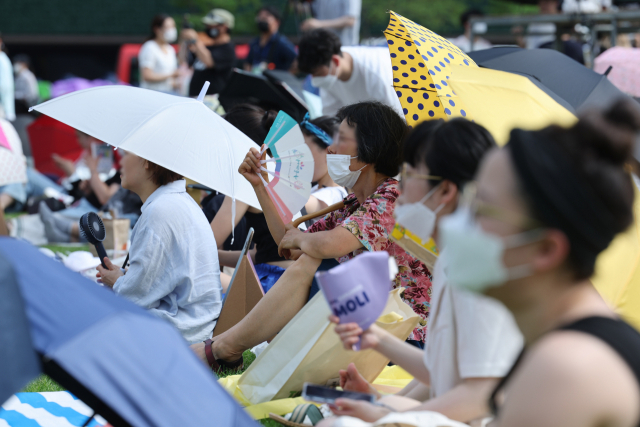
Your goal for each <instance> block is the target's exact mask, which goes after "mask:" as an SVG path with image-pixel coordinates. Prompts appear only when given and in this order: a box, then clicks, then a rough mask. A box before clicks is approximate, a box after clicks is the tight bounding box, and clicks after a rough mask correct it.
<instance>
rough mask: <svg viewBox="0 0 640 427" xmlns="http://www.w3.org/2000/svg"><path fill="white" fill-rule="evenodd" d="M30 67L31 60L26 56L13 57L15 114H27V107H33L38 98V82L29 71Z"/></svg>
mask: <svg viewBox="0 0 640 427" xmlns="http://www.w3.org/2000/svg"><path fill="white" fill-rule="evenodd" d="M30 65H31V59H30V58H29V57H28V56H27V55H16V56H14V57H13V75H14V80H13V81H14V87H15V95H14V99H15V105H16V109H15V112H16V114H23V113H27V112H28V110H29V107H31V106H33V105H35V104H36V103H37V102H38V98H39V97H40V95H39V93H38V80H37V79H36V76H35V75H34V74H33V73H32V72H31V70H30V69H29V66H30Z"/></svg>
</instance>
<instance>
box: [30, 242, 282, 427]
mask: <svg viewBox="0 0 640 427" xmlns="http://www.w3.org/2000/svg"><path fill="white" fill-rule="evenodd" d="M42 247H44V248H48V249H51V250H52V251H53V252H59V253H61V254H64V255H69V254H70V253H71V252H75V251H88V250H89V245H88V244H87V245H82V246H64V245H63V246H59V245H42ZM242 356H243V358H244V369H243V372H244V370H246V369H247V368H248V367H249V365H251V363H252V362H253V361H254V360H255V358H256V356H255V355H254V354H253V353H252V352H250V351H249V350H247V351H245V352H244V354H243V355H242ZM234 374H237V373H236V372H231V371H224V370H223V371H222V372H220V373H219V374H218V377H219V378H224V377H227V376H229V375H234ZM64 390H65V389H64V388H63V387H62V386H60V384H58V383H56V382H55V381H53V380H52V379H51V378H49V377H48V376H46V375H41V376H39V377H38V378H36V379H35V380H33V381H32V382H31V383H29V384H28V385H27V386H26V387H25V388H24V390H22V391H23V392H32V393H35V392H47V391H64ZM260 423H261V424H262V425H263V426H267V427H282V424H280V423H279V422H277V421H273V420H269V419H264V420H260Z"/></svg>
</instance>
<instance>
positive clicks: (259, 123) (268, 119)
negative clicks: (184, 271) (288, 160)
mask: <svg viewBox="0 0 640 427" xmlns="http://www.w3.org/2000/svg"><path fill="white" fill-rule="evenodd" d="M224 117H225V120H227V121H228V122H229V123H231V124H232V125H234V126H235V127H237V128H238V129H239V130H241V131H242V132H243V133H244V134H245V135H247V136H248V137H249V138H251V139H252V140H253V141H254V142H256V143H257V144H258V145H260V146H261V145H262V144H263V143H264V140H265V139H266V137H267V134H268V133H269V129H271V125H272V124H273V121H274V120H275V118H276V112H275V111H265V110H263V109H262V108H260V107H258V106H255V105H250V104H240V105H237V106H235V107H233V108H231V109H230V110H229V112H228V113H227V114H226V115H225V116H224ZM300 128H301V130H302V133H303V135H305V143H306V144H307V145H308V146H309V148H310V149H311V152H312V154H313V156H314V162H315V163H314V181H315V182H318V185H317V186H316V187H314V189H312V191H314V193H313V194H312V196H311V197H310V198H309V201H308V202H307V204H306V206H305V211H306V213H314V212H316V211H318V210H321V209H324V208H325V207H327V206H328V204H327V202H329V204H333V203H337V202H338V201H340V200H342V198H343V197H344V196H346V192H345V191H344V189H343V188H342V187H339V186H336V184H335V183H334V182H333V181H332V180H331V178H330V177H329V176H328V174H327V159H326V158H327V156H326V151H327V145H326V144H327V142H326V141H329V140H331V139H333V135H334V134H335V133H336V131H337V119H335V118H328V117H320V118H318V119H315V120H312V121H311V122H309V121H306V122H304V121H303V123H302V124H301V126H300ZM309 129H313V130H314V131H315V132H316V133H315V134H314V133H312V131H310V130H309ZM317 135H320V137H322V139H323V141H324V142H320V137H319V136H317ZM329 135H331V136H329ZM321 145H323V146H324V147H323V148H321V147H320V146H321ZM316 178H317V179H316ZM320 185H322V188H320ZM343 195H344V196H343ZM316 196H317V197H316ZM231 202H232V200H231V198H230V197H228V196H225V195H222V194H220V195H217V196H212V197H209V198H207V199H205V200H204V201H203V210H204V211H205V214H206V215H207V217H208V218H209V217H211V218H212V220H211V229H212V230H213V234H214V235H215V236H216V243H217V245H218V257H219V259H220V265H223V266H227V267H235V266H236V264H237V262H238V258H239V256H240V250H224V248H223V245H224V244H225V242H226V241H227V240H228V238H229V235H230V234H231V230H230V229H229V222H230V221H231ZM243 218H244V220H245V228H246V229H247V230H248V229H249V228H253V230H254V235H253V241H254V242H255V243H256V248H255V250H254V251H252V259H253V260H254V267H255V269H256V273H257V274H258V278H259V279H260V283H261V284H262V287H263V289H264V291H265V292H268V291H269V289H271V287H272V286H273V285H274V283H276V282H277V281H278V279H279V278H280V277H281V276H282V274H283V273H284V270H285V269H286V268H287V267H289V266H290V265H291V264H292V263H293V261H290V260H287V259H286V258H284V257H282V256H281V255H279V254H278V245H277V244H276V242H275V241H274V240H273V237H272V236H271V233H270V232H269V228H268V226H267V221H266V219H265V217H264V214H263V213H262V211H260V210H258V209H256V208H253V207H251V206H249V205H248V204H246V203H243V202H241V201H239V200H236V220H235V224H236V227H237V226H238V224H239V223H240V221H242V219H243ZM239 243H240V244H241V245H242V244H244V242H239ZM221 281H222V288H223V290H224V291H225V292H226V289H227V287H228V286H229V282H230V281H231V277H230V276H229V275H227V274H224V273H222V274H221Z"/></svg>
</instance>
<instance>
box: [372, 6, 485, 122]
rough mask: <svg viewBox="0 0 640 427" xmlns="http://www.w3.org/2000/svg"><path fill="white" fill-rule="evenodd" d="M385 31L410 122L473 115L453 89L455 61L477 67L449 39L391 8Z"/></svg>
mask: <svg viewBox="0 0 640 427" xmlns="http://www.w3.org/2000/svg"><path fill="white" fill-rule="evenodd" d="M390 15H391V16H390V20H389V26H388V27H387V29H386V30H385V31H384V35H385V37H386V38H387V44H388V45H389V53H390V55H391V64H392V66H393V86H394V87H395V89H396V94H397V95H398V98H399V99H400V104H402V107H403V109H404V115H405V118H406V120H407V124H408V125H410V126H415V125H416V124H418V123H420V122H422V121H424V120H430V119H438V118H444V119H445V120H446V119H448V118H449V117H460V116H461V117H467V118H470V117H469V114H468V112H467V111H465V109H464V106H463V103H462V102H461V100H460V99H459V98H458V97H457V96H456V95H455V93H454V92H453V91H452V90H451V87H450V86H449V83H448V82H447V81H448V80H449V77H450V76H451V65H454V64H455V65H465V66H468V67H477V65H476V63H475V62H473V60H472V59H471V58H469V57H468V56H467V55H466V54H465V53H464V52H462V51H461V50H460V49H458V47H456V46H455V45H453V44H452V43H451V42H450V41H449V40H447V39H445V38H443V37H440V36H439V35H438V34H436V33H434V32H433V31H431V30H428V29H426V28H424V27H422V26H420V25H418V24H416V23H415V22H413V21H411V20H409V19H407V18H405V17H403V16H401V15H398V14H397V13H395V12H393V11H391V12H390Z"/></svg>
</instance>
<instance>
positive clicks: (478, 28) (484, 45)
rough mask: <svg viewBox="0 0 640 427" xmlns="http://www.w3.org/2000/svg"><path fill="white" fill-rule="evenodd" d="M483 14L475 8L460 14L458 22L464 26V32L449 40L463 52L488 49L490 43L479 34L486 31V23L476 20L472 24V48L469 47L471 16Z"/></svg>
mask: <svg viewBox="0 0 640 427" xmlns="http://www.w3.org/2000/svg"><path fill="white" fill-rule="evenodd" d="M480 16H484V13H482V12H481V11H479V10H477V9H469V10H467V11H466V12H464V13H463V14H462V15H460V24H461V25H462V27H463V28H464V34H461V35H459V36H458V37H456V38H453V39H450V40H449V41H450V42H451V43H453V44H454V45H456V46H458V47H459V48H460V50H461V51H463V52H472V51H474V50H482V49H489V48H490V47H491V43H489V42H488V41H487V40H485V39H483V38H482V37H480V36H479V34H484V33H486V32H487V24H486V23H484V22H476V23H475V25H474V26H473V34H474V36H475V37H474V38H473V49H472V48H471V23H470V22H469V21H470V20H471V18H475V17H480Z"/></svg>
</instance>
